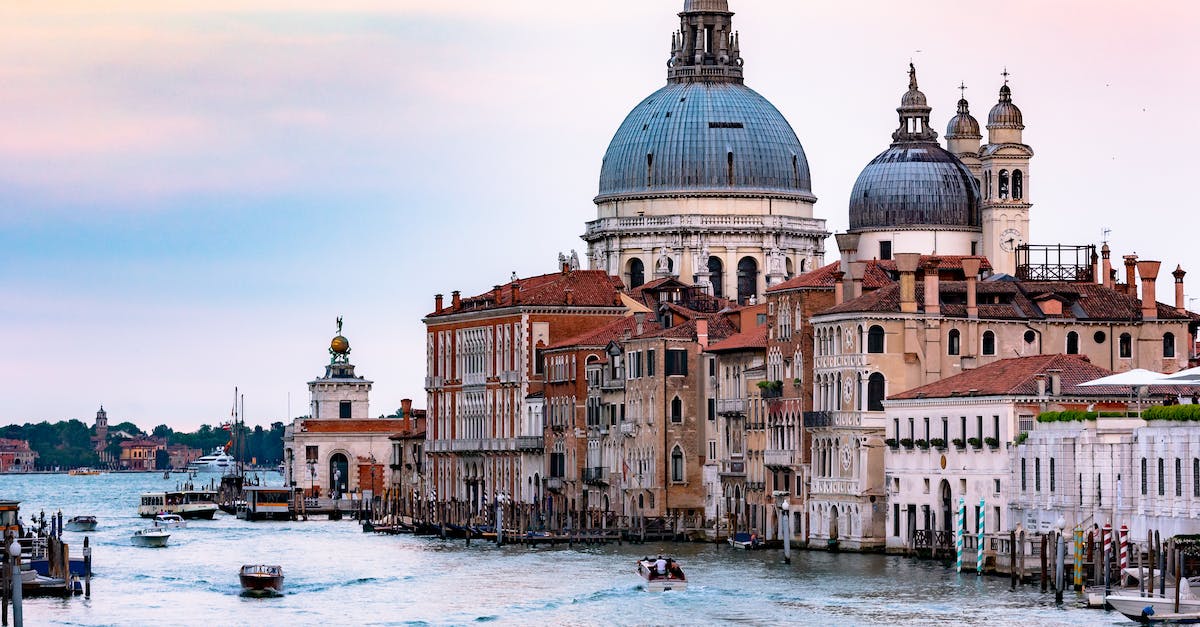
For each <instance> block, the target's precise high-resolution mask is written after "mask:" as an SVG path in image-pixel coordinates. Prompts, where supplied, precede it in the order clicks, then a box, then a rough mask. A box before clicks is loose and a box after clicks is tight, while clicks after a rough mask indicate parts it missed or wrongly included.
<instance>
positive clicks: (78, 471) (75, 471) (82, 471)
mask: <svg viewBox="0 0 1200 627" xmlns="http://www.w3.org/2000/svg"><path fill="white" fill-rule="evenodd" d="M67 474H68V475H70V476H72V477H90V476H93V475H102V474H104V473H102V472H100V471H99V470H93V469H91V468H88V467H86V466H85V467H83V468H72V469H71V470H68V471H67Z"/></svg>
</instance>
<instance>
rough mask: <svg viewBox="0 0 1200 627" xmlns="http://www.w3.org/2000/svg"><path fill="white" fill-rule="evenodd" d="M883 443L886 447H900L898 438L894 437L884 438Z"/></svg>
mask: <svg viewBox="0 0 1200 627" xmlns="http://www.w3.org/2000/svg"><path fill="white" fill-rule="evenodd" d="M883 443H884V444H886V445H888V448H900V440H897V439H896V438H888V439H886V440H884V441H883Z"/></svg>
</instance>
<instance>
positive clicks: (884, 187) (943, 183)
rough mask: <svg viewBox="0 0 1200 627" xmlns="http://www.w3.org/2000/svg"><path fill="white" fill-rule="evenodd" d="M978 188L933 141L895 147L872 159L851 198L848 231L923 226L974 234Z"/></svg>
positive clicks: (959, 165) (976, 218)
mask: <svg viewBox="0 0 1200 627" xmlns="http://www.w3.org/2000/svg"><path fill="white" fill-rule="evenodd" d="M979 213H980V211H979V188H978V186H977V184H976V182H975V178H974V177H973V176H972V175H971V171H970V170H968V169H967V167H966V166H965V165H963V163H962V162H961V161H959V160H958V157H955V156H954V155H952V154H950V153H949V152H946V151H945V150H943V149H942V147H941V146H939V145H937V144H936V143H933V142H899V143H895V144H892V146H891V147H890V148H888V149H887V150H885V151H883V153H882V154H880V155H879V156H878V157H875V159H873V160H872V161H871V163H869V164H867V167H866V168H864V169H863V171H862V174H860V175H859V176H858V181H857V182H855V183H854V190H853V191H852V192H851V193H850V230H851V231H858V230H870V229H905V228H913V227H922V226H932V227H938V228H950V229H954V228H960V229H963V230H977V229H979V227H980V215H979Z"/></svg>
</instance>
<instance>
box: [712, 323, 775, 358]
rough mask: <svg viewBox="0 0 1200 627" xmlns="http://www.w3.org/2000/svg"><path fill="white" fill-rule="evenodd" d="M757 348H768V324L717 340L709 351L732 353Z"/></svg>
mask: <svg viewBox="0 0 1200 627" xmlns="http://www.w3.org/2000/svg"><path fill="white" fill-rule="evenodd" d="M755 348H757V349H762V350H766V348H767V326H766V325H761V326H757V327H754V328H753V329H750V330H749V331H743V332H741V333H738V334H737V335H733V336H730V337H729V338H727V339H725V340H724V341H721V342H717V343H716V344H712V345H710V346H709V347H708V351H707V352H709V353H731V352H734V351H741V350H748V349H755Z"/></svg>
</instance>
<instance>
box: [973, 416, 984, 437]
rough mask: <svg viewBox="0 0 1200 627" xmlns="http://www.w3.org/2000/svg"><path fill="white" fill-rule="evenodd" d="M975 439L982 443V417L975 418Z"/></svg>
mask: <svg viewBox="0 0 1200 627" xmlns="http://www.w3.org/2000/svg"><path fill="white" fill-rule="evenodd" d="M975 437H977V438H979V441H980V442H982V441H983V416H976V417H975Z"/></svg>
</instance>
